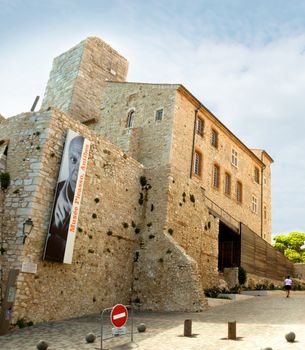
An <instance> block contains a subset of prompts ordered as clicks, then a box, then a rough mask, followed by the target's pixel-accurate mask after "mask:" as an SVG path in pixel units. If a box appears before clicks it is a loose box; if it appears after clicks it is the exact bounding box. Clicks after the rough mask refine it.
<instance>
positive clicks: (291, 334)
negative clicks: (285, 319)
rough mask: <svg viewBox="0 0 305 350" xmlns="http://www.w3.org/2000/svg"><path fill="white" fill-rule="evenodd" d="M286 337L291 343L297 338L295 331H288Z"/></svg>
mask: <svg viewBox="0 0 305 350" xmlns="http://www.w3.org/2000/svg"><path fill="white" fill-rule="evenodd" d="M285 338H286V340H287V341H288V342H289V343H293V342H294V340H295V333H293V332H290V333H287V334H286V335H285Z"/></svg>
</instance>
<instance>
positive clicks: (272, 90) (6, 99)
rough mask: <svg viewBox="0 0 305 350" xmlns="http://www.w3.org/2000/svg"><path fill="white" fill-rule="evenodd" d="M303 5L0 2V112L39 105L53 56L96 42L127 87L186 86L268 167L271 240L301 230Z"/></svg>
mask: <svg viewBox="0 0 305 350" xmlns="http://www.w3.org/2000/svg"><path fill="white" fill-rule="evenodd" d="M304 18H305V1H297V0H291V1H289V2H287V1H282V0H278V1H273V0H265V1H255V0H253V1H236V0H235V1H234V0H230V1H229V0H214V1H212V0H211V1H208V0H202V1H189V2H186V1H180V0H178V1H127V0H126V1H122V0H120V1H118V0H117V1H109V0H108V1H104V0H100V1H97V0H95V1H93V0H87V1H80V0H48V1H47V0H40V1H36V0H32V1H30V0H0V113H1V114H2V115H4V116H6V117H9V116H11V115H15V114H18V113H21V112H24V111H28V110H29V109H30V107H31V105H32V103H33V101H34V99H35V96H36V95H40V96H41V98H42V96H43V93H44V88H45V85H46V82H47V79H48V75H49V71H50V69H51V65H52V60H53V58H54V57H55V56H57V55H59V54H60V53H62V52H64V51H66V50H67V49H69V48H70V47H72V46H73V45H75V44H77V43H79V42H80V41H81V40H83V39H84V38H86V37H88V36H92V35H93V36H99V37H101V38H102V39H104V40H105V41H106V42H108V43H109V44H110V45H111V46H112V47H114V48H115V49H116V50H117V51H119V52H120V53H121V54H123V55H124V56H125V57H126V58H127V59H128V61H129V63H130V66H129V74H128V80H130V81H143V82H167V83H182V84H183V85H185V86H186V87H187V88H188V89H189V90H190V91H191V92H192V93H193V94H194V95H195V96H196V97H197V98H198V99H200V100H201V101H202V102H203V103H204V104H205V105H206V106H207V107H208V108H209V109H210V110H211V111H212V112H213V113H214V114H215V115H216V116H217V117H219V119H221V120H222V121H223V122H224V124H225V125H226V126H227V127H228V128H230V129H231V130H232V131H233V132H234V133H235V134H236V135H237V136H238V137H239V138H240V139H241V140H242V141H243V142H244V143H246V144H247V145H248V146H249V147H250V148H263V149H265V150H266V151H267V152H268V153H269V154H270V155H271V156H272V157H273V159H274V160H275V163H274V165H273V166H272V183H273V187H272V189H273V233H274V234H278V233H287V232H290V231H305V223H304V217H305V215H304V214H305V213H304V212H305V157H304V155H303V153H304V150H305V139H304V136H303V133H304V131H303V130H304V127H305V121H304V114H305V102H304V101H305V99H304V96H303V91H304V87H305V21H304Z"/></svg>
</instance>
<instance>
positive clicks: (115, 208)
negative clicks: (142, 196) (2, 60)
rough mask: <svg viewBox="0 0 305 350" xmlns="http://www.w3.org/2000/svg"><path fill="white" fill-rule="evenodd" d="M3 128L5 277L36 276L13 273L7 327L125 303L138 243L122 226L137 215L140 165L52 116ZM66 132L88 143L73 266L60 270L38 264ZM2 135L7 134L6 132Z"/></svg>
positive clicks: (14, 122) (24, 119)
mask: <svg viewBox="0 0 305 350" xmlns="http://www.w3.org/2000/svg"><path fill="white" fill-rule="evenodd" d="M7 127H8V129H9V130H11V129H14V130H16V134H15V135H12V136H13V138H12V139H11V140H10V145H9V153H8V164H9V166H8V170H9V172H10V174H11V178H12V183H11V186H10V187H9V189H8V192H7V194H6V197H5V206H4V216H5V220H4V224H5V229H4V248H5V249H6V252H5V254H4V255H3V258H4V272H5V276H7V272H8V270H9V269H10V268H13V267H14V268H19V269H20V268H21V266H22V263H25V262H31V263H34V264H37V273H36V274H32V273H25V272H20V274H19V277H18V282H17V286H18V289H17V295H16V301H15V306H14V319H13V322H16V321H17V320H18V319H21V318H26V319H27V320H31V321H33V322H38V321H44V320H51V319H59V318H64V317H71V316H74V315H81V314H88V313H92V312H98V311H100V310H101V309H102V308H104V307H109V306H112V305H113V304H115V303H117V302H123V303H128V302H129V300H130V298H131V292H132V291H131V286H132V285H131V281H132V272H133V256H134V250H135V246H136V245H137V239H136V235H135V233H134V230H133V229H131V228H124V227H123V223H124V222H126V223H129V224H130V223H131V221H134V222H139V218H140V217H141V212H142V208H141V207H139V206H137V205H136V203H137V200H138V198H137V193H138V188H139V178H140V176H141V174H142V172H143V167H142V166H141V165H140V164H139V163H137V162H136V161H134V160H133V159H130V158H128V157H127V156H126V155H125V154H124V153H123V152H122V151H121V150H119V149H117V148H116V147H114V146H113V145H111V144H109V143H108V142H106V141H104V140H103V139H101V138H100V137H99V136H98V135H96V134H94V133H93V132H91V131H89V130H88V128H87V127H85V126H83V125H81V124H79V123H75V122H74V121H73V120H72V119H70V118H68V117H66V116H65V115H64V114H62V113H60V112H58V111H55V110H53V111H50V112H46V113H35V114H26V115H22V116H19V117H17V118H15V119H12V120H11V121H10V123H8V125H7ZM69 128H71V129H73V130H74V131H76V132H79V133H81V134H82V135H84V136H85V137H87V138H88V139H90V141H91V143H92V144H91V150H90V157H89V162H88V168H87V174H86V179H85V184H84V192H83V199H82V205H81V210H80V216H79V223H78V232H77V236H76V242H75V247H74V255H73V263H72V264H71V265H65V264H59V263H53V262H48V261H42V260H41V258H42V254H43V249H44V242H45V239H46V234H47V230H48V222H49V220H50V214H51V208H52V203H53V198H54V189H55V185H56V181H57V176H58V171H59V165H60V161H61V155H62V149H63V143H64V138H65V131H66V130H67V129H69ZM1 132H2V133H5V134H6V135H7V133H8V130H3V129H2V130H1ZM93 214H95V215H96V218H94V217H93V216H95V215H93ZM27 217H31V219H32V221H33V223H34V227H33V230H32V232H31V234H30V235H29V237H27V238H26V240H25V243H24V244H22V242H23V237H22V223H23V222H24V221H25V219H26V218H27ZM4 280H5V279H4Z"/></svg>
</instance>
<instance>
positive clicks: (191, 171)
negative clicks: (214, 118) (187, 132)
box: [190, 106, 200, 178]
mask: <svg viewBox="0 0 305 350" xmlns="http://www.w3.org/2000/svg"><path fill="white" fill-rule="evenodd" d="M199 108H200V106H199V107H198V108H197V109H195V113H194V128H193V143H192V155H191V166H190V178H192V175H193V166H194V164H193V163H194V151H195V136H196V121H197V114H198V111H199Z"/></svg>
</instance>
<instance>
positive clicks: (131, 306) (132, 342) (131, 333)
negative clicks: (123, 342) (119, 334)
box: [130, 306, 133, 343]
mask: <svg viewBox="0 0 305 350" xmlns="http://www.w3.org/2000/svg"><path fill="white" fill-rule="evenodd" d="M130 308H131V342H132V343H133V307H132V306H130Z"/></svg>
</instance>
